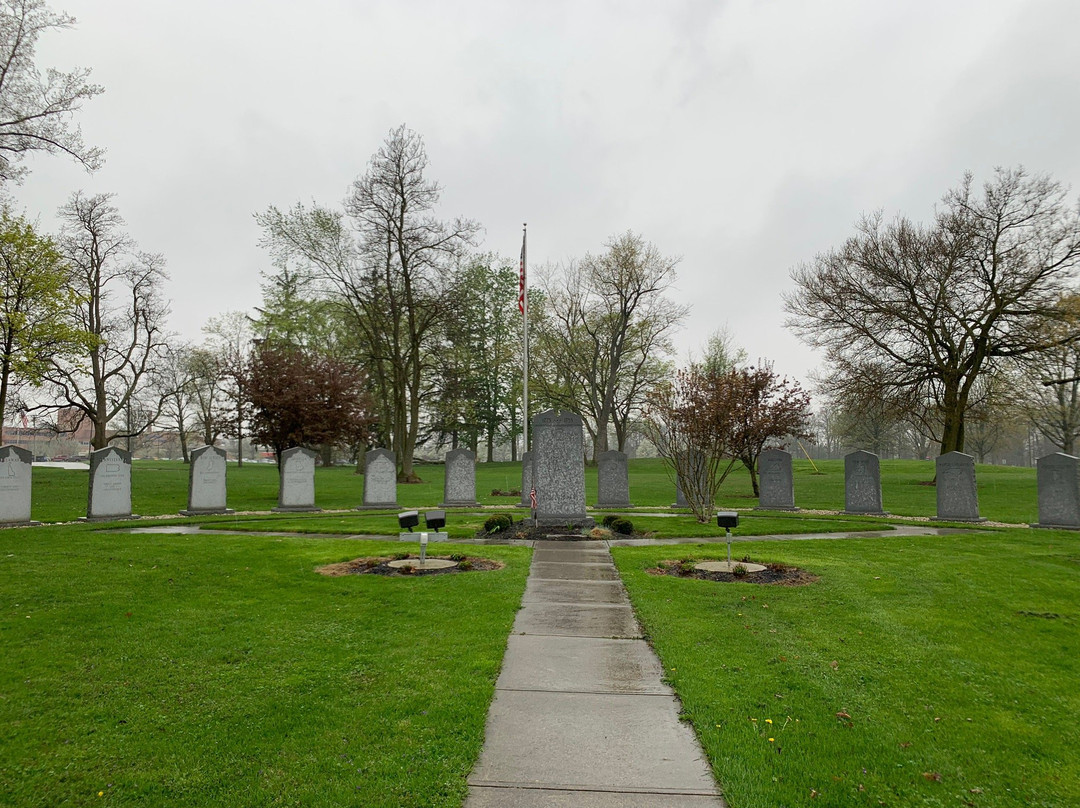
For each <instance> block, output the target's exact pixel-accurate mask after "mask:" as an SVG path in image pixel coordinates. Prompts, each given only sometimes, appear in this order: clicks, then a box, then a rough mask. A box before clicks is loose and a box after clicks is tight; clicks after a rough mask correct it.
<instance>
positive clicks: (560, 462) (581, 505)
mask: <svg viewBox="0 0 1080 808" xmlns="http://www.w3.org/2000/svg"><path fill="white" fill-rule="evenodd" d="M532 427H533V465H534V471H533V475H534V478H533V479H534V483H535V485H536V523H537V525H538V526H541V527H543V526H550V527H554V526H560V527H561V526H574V527H593V526H594V525H595V524H596V523H595V522H594V521H593V520H592V519H591V518H590V517H588V516H586V515H585V439H584V433H583V431H582V421H581V416H580V415H575V414H574V413H572V412H565V411H564V412H559V411H558V410H548V411H547V412H542V413H540V414H539V415H537V416H536V417H535V418H533V421H532Z"/></svg>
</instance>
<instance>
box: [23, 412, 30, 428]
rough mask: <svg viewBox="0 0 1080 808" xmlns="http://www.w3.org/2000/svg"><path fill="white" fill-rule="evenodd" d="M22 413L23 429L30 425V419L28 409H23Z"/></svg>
mask: <svg viewBox="0 0 1080 808" xmlns="http://www.w3.org/2000/svg"><path fill="white" fill-rule="evenodd" d="M21 414H22V425H23V429H26V428H27V427H28V426H30V421H28V420H27V418H26V410H23V411H22V413H21Z"/></svg>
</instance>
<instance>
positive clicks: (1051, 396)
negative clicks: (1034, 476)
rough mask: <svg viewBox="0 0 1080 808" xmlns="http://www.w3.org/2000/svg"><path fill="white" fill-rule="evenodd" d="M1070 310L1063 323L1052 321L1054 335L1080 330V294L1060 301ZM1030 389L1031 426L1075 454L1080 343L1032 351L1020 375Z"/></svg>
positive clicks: (1026, 407)
mask: <svg viewBox="0 0 1080 808" xmlns="http://www.w3.org/2000/svg"><path fill="white" fill-rule="evenodd" d="M1061 304H1062V306H1063V307H1064V308H1065V310H1066V311H1067V312H1068V315H1067V317H1066V318H1065V319H1064V320H1063V321H1061V322H1060V323H1050V324H1048V325H1047V328H1048V329H1049V330H1050V331H1051V334H1050V335H1049V336H1050V337H1051V339H1050V340H1049V341H1050V342H1054V341H1057V340H1054V339H1053V337H1054V336H1062V335H1067V334H1069V333H1075V332H1077V331H1080V295H1077V294H1069V295H1066V296H1065V297H1064V298H1063V299H1062V302H1061ZM1021 378H1022V379H1023V381H1024V383H1025V385H1024V386H1025V389H1026V391H1027V396H1026V401H1025V402H1024V410H1025V412H1026V414H1027V417H1028V420H1029V421H1030V422H1031V424H1032V426H1034V427H1035V428H1036V429H1038V430H1039V432H1041V433H1042V434H1043V435H1044V436H1045V437H1046V439H1047V440H1049V441H1050V442H1051V443H1052V444H1054V445H1055V446H1057V447H1058V448H1059V449H1061V451H1063V452H1065V453H1066V454H1073V453H1074V450H1075V449H1076V444H1077V438H1080V344H1077V343H1075V342H1073V343H1065V344H1060V345H1057V346H1055V347H1052V348H1049V349H1048V350H1045V351H1040V352H1039V353H1037V354H1033V355H1032V356H1031V357H1030V358H1029V361H1028V362H1026V363H1025V366H1024V369H1023V374H1022V377H1021Z"/></svg>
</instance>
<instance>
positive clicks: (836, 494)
mask: <svg viewBox="0 0 1080 808" xmlns="http://www.w3.org/2000/svg"><path fill="white" fill-rule="evenodd" d="M417 468H418V471H419V473H420V476H421V477H422V478H423V480H424V482H422V483H418V484H413V485H399V486H398V502H399V504H400V505H401V507H403V508H418V507H434V506H436V505H437V504H438V503H439V502H441V501H442V496H443V467H442V466H441V465H439V464H431V465H420V466H418V467H417ZM817 468H818V469H819V472H820V473H817V472H814V470H813V468H812V467H811V465H810V463H809V462H808V461H805V460H803V461H796V462H795V501H796V504H798V505H799V506H800V507H802V508H811V509H821V510H839V509H841V508H843V506H844V464H843V461H841V460H828V461H817ZM881 474H882V489H883V491H882V497H883V501H884V506H885V509H886V510H887V511H889V512H890V513H894V514H897V515H901V516H933V515H934V513H935V512H936V490H935V488H934V487H933V486H930V485H927V484H926V483H928V482H930V481H931V480H933V477H934V465H933V463H932V462H929V461H915V460H886V461H883V462H882V464H881ZM315 475H316V476H315V501H316V504H317V505H319V506H320V507H322V508H326V509H335V510H336V509H346V508H355V507H356V506H358V505H359V504H360V503H361V502H362V501H363V476H362V475H357V474H355V473H354V471H353V468H352V467H348V466H334V467H330V468H317V469H316V471H315ZM977 477H978V487H979V499H980V509H981V512H982V515H983V516H986V517H988V518H990V519H992V520H995V521H1002V522H1014V523H1020V524H1024V523H1028V522H1034V521H1036V520H1037V516H1038V503H1037V499H1036V491H1035V470H1034V469H1029V468H1018V467H1014V466H979V467H978V469H977ZM228 480H229V492H228V501H229V507H231V508H234V509H236V510H238V511H267V510H269V509H271V508H273V507H274V506H275V505H276V504H277V492H278V474H277V467H276V466H274V465H272V464H261V463H245V464H244V465H243V466H242V467H239V468H238V467H237V466H236V465H234V464H230V465H229V471H228ZM87 481H88V475H87V472H86V471H69V470H64V469H50V468H36V469H34V483H33V485H34V490H33V517H34V518H35V519H39V520H41V521H44V522H55V521H69V520H73V519H77V518H78V517H80V516H85V515H86V486H87ZM187 485H188V467H187V466H186V465H184V464H183V463H180V462H177V461H171V462H170V461H138V462H136V463H135V465H134V468H133V470H132V509H133V510H134V512H135V513H137V514H142V515H155V516H156V515H163V514H175V513H176V512H177V511H179V510H180V509H182V508H185V507H187ZM520 485H521V467H520V464H515V463H480V464H478V465H477V467H476V490H477V498H478V500H479V502H480V504H481V505H484V506H494V505H502V506H507V505H516V504H518V503H519V502H520V500H519V499H518V498H517V497H496V496H492V495H491V491H492V490H495V489H498V490H504V491H505V490H509V489H511V488H518V487H520ZM585 491H586V495H585V496H586V502H587V503H588V504H590V505H591V504H593V503H595V502H596V469H595V468H586V470H585ZM630 499H631V502H633V503H634V505H635V506H637V507H638V508H639V509H653V510H655V509H663V510H668V509H669V508H670V505H671V503H672V502H673V501H674V499H675V487H674V485H673V483H672V482H671V479H670V478H669V476H668V473H667V471H666V470H665V468H664V465H663V463H662V462H661V461H660V460H656V459H641V460H632V461H630ZM717 504H718V505H719V506H720V507H729V508H751V507H753V506H754V505H756V504H757V500H756V499H755V498H754V496H753V492H752V490H751V488H750V479H749V476H748V475H747V474H746V472H745V471H743V470H742V469H741V468H740V469H737V470H736V471H734V472H733V473H732V474H731V476H730V477H729V478H728V480H727V481H726V482H725V483H724V486H723V487H722V488H721V490H720V495H719V497H718V498H717Z"/></svg>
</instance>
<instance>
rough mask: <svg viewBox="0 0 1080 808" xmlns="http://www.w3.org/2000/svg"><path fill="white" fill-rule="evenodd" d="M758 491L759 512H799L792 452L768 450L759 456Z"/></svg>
mask: <svg viewBox="0 0 1080 808" xmlns="http://www.w3.org/2000/svg"><path fill="white" fill-rule="evenodd" d="M758 490H759V492H760V493H759V496H758V505H757V507H758V509H759V510H768V511H797V510H799V509H798V508H796V507H795V476H794V472H793V470H792V464H791V452H785V451H784V450H783V449H766V450H765V451H763V452H762V453H761V454H760V455H758Z"/></svg>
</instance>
